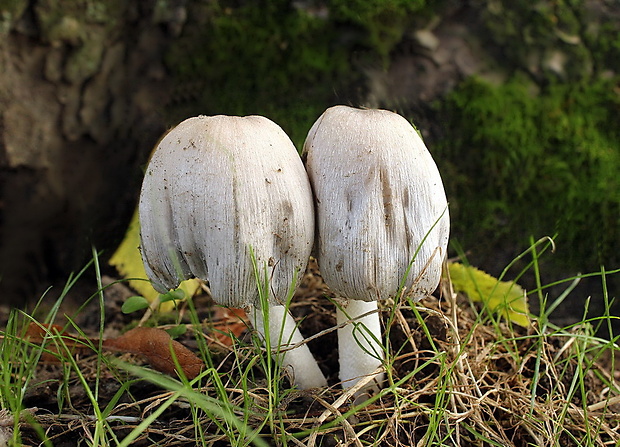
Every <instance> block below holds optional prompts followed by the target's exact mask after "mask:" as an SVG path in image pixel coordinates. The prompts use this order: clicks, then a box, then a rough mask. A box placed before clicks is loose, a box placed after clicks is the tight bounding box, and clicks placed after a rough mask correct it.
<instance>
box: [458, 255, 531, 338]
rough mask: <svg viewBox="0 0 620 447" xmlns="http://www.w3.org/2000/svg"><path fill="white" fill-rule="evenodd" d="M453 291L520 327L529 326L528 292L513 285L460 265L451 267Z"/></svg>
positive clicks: (513, 283) (473, 268)
mask: <svg viewBox="0 0 620 447" xmlns="http://www.w3.org/2000/svg"><path fill="white" fill-rule="evenodd" d="M448 269H449V271H450V279H451V280H452V285H453V287H454V290H455V291H457V292H462V293H465V294H466V295H467V296H468V297H469V299H471V300H472V301H474V302H476V301H479V302H482V303H483V304H485V305H486V307H488V309H489V310H491V311H493V312H498V313H499V314H500V315H502V316H503V317H504V318H507V319H509V320H510V321H512V322H513V323H516V324H518V325H519V326H523V327H527V326H529V324H530V320H529V317H528V312H529V311H528V306H527V296H526V294H525V290H523V288H522V287H521V286H519V285H518V284H517V283H515V282H514V281H500V280H498V279H497V278H494V277H493V276H491V275H489V274H488V273H485V272H483V271H482V270H479V269H477V268H475V267H471V266H466V265H463V264H461V263H459V262H453V263H450V264H449V265H448Z"/></svg>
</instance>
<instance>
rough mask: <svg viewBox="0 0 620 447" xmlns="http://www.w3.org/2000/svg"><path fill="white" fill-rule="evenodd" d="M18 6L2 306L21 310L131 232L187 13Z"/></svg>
mask: <svg viewBox="0 0 620 447" xmlns="http://www.w3.org/2000/svg"><path fill="white" fill-rule="evenodd" d="M14 3H15V5H14V6H13V7H12V8H9V7H4V8H9V9H8V10H4V11H2V12H3V18H4V21H3V22H2V24H0V32H1V33H2V36H1V38H0V72H1V73H2V77H0V185H1V186H0V187H1V190H0V231H1V233H0V241H1V250H0V272H1V275H2V279H1V281H0V289H1V295H0V300H4V301H9V302H14V303H21V302H24V299H37V298H38V296H37V295H36V293H38V291H36V290H35V288H36V286H37V285H39V284H48V285H49V284H50V283H51V282H53V281H54V280H56V279H58V278H59V277H61V276H66V275H67V274H69V273H70V272H72V271H76V270H78V269H80V268H81V267H82V266H84V264H85V263H86V262H87V260H88V258H89V256H90V252H91V244H94V246H95V247H97V248H112V247H113V246H114V243H113V241H115V240H118V239H119V238H120V236H122V233H123V231H124V228H125V226H126V223H127V222H128V219H129V217H130V215H131V212H132V210H133V207H134V205H135V201H136V196H137V191H138V188H139V182H140V179H141V166H142V165H143V164H144V163H145V162H146V159H147V157H148V154H149V153H150V150H151V148H152V146H153V145H154V143H155V142H156V140H157V138H158V137H159V136H160V135H161V134H162V132H163V131H164V130H165V127H166V123H165V117H164V115H163V110H162V107H161V105H162V104H164V103H165V102H166V100H167V91H168V88H167V87H168V83H169V81H168V80H167V78H166V76H165V72H164V67H163V62H162V58H163V54H164V50H165V47H166V45H167V44H168V42H169V40H170V35H171V33H174V32H175V30H176V29H177V27H178V26H179V25H180V24H182V21H183V19H184V14H183V12H184V10H183V9H182V8H181V9H178V8H177V9H174V8H173V9H171V10H168V11H163V10H161V9H157V8H156V7H155V4H156V3H157V2H155V1H154V0H153V1H141V2H103V1H101V2H97V1H93V2H80V3H79V4H74V3H72V6H70V7H67V6H66V5H67V4H66V3H65V4H64V5H62V6H61V3H62V2H60V1H53V0H47V1H23V2H14ZM1 8H2V7H0V9H1Z"/></svg>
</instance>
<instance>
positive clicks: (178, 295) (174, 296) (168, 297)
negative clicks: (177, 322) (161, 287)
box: [159, 289, 185, 303]
mask: <svg viewBox="0 0 620 447" xmlns="http://www.w3.org/2000/svg"><path fill="white" fill-rule="evenodd" d="M184 298H185V292H184V291H183V289H175V290H171V291H170V292H168V293H165V294H163V295H161V296H160V298H159V302H160V303H165V302H168V301H174V300H182V299H184Z"/></svg>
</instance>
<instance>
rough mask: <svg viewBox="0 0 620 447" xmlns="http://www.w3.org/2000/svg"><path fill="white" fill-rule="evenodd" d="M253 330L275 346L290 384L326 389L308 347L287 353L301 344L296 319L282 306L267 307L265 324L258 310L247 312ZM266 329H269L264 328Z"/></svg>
mask: <svg viewBox="0 0 620 447" xmlns="http://www.w3.org/2000/svg"><path fill="white" fill-rule="evenodd" d="M248 315H249V317H250V320H251V321H252V325H253V326H254V328H255V329H256V330H257V331H258V332H259V333H260V334H261V335H262V336H263V338H265V339H266V338H267V337H269V340H270V341H271V343H270V345H271V346H278V347H279V351H283V352H280V355H281V357H280V360H281V362H282V363H281V364H282V367H283V368H284V369H286V370H287V371H289V372H290V373H291V376H292V377H293V383H294V384H295V385H296V386H297V387H298V388H301V389H309V388H319V387H324V386H327V380H326V379H325V376H324V375H323V373H322V372H321V369H320V368H319V365H318V364H317V363H316V360H315V359H314V357H313V356H312V353H311V352H310V349H308V345H307V344H302V345H300V346H297V347H296V348H293V349H290V350H286V347H287V346H289V345H290V346H293V345H296V344H298V343H301V342H302V341H303V339H304V338H303V336H302V335H301V333H300V332H299V329H298V328H297V324H296V323H295V319H294V318H293V316H292V315H291V314H290V313H289V312H288V310H287V309H286V307H284V306H282V305H274V306H269V315H268V320H269V321H268V322H267V323H266V322H265V321H264V318H263V312H262V311H261V310H260V309H256V308H253V309H251V310H250V311H249V312H248ZM267 326H268V327H267Z"/></svg>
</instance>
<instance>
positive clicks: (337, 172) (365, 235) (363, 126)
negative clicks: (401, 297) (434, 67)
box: [304, 106, 450, 392]
mask: <svg viewBox="0 0 620 447" xmlns="http://www.w3.org/2000/svg"><path fill="white" fill-rule="evenodd" d="M304 157H305V160H306V161H305V163H306V170H307V172H308V176H309V178H310V183H311V184H312V188H313V190H314V195H315V202H316V212H317V214H316V219H317V234H318V240H317V241H316V244H317V252H316V257H317V262H318V264H319V268H320V270H321V273H322V275H323V278H324V280H325V282H326V284H327V285H328V286H329V287H330V288H331V289H332V291H334V292H335V293H336V294H337V295H339V296H340V297H342V298H343V299H342V301H341V305H340V306H339V309H338V310H337V322H338V326H339V327H340V326H343V327H340V328H339V329H338V350H339V359H340V380H341V381H342V383H343V386H344V387H352V386H354V385H355V384H356V383H357V382H358V381H359V380H360V379H361V378H363V377H364V376H369V375H372V373H373V371H376V370H377V369H378V368H379V367H380V366H381V364H382V360H383V358H384V348H383V345H382V343H381V324H380V318H379V313H378V310H377V300H379V299H385V298H389V297H395V296H396V294H397V293H399V291H400V290H404V293H405V294H406V295H408V296H410V297H411V298H412V299H414V300H419V299H421V298H422V297H424V296H426V295H428V294H430V293H432V292H433V291H434V290H435V289H436V287H437V285H438V283H439V278H440V276H441V268H442V262H443V260H444V257H445V255H446V248H447V244H448V236H449V227H450V222H449V217H448V209H447V201H446V195H445V192H444V188H443V184H442V181H441V177H440V175H439V171H438V169H437V166H436V165H435V162H434V161H433V158H432V157H431V154H430V153H429V152H428V150H427V149H426V147H425V145H424V142H423V141H422V138H421V137H420V135H418V133H417V131H416V130H415V129H414V128H413V127H412V126H411V124H409V122H407V120H405V119H404V118H403V117H401V116H400V115H398V114H396V113H393V112H389V111H386V110H367V109H366V110H361V109H354V108H351V107H346V106H335V107H331V108H329V109H327V110H326V111H325V112H324V113H323V115H321V116H320V117H319V119H318V120H317V121H316V122H315V123H314V125H313V126H312V128H311V129H310V132H309V134H308V136H307V138H306V141H305V143H304ZM349 320H353V321H352V324H346V323H347V322H348V321H349ZM345 324H346V325H345ZM382 381H383V374H381V373H377V374H376V375H375V376H374V383H373V381H369V384H368V385H367V386H366V387H365V389H364V388H363V389H362V391H360V392H365V391H372V390H376V389H378V388H379V387H380V386H381V384H382Z"/></svg>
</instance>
